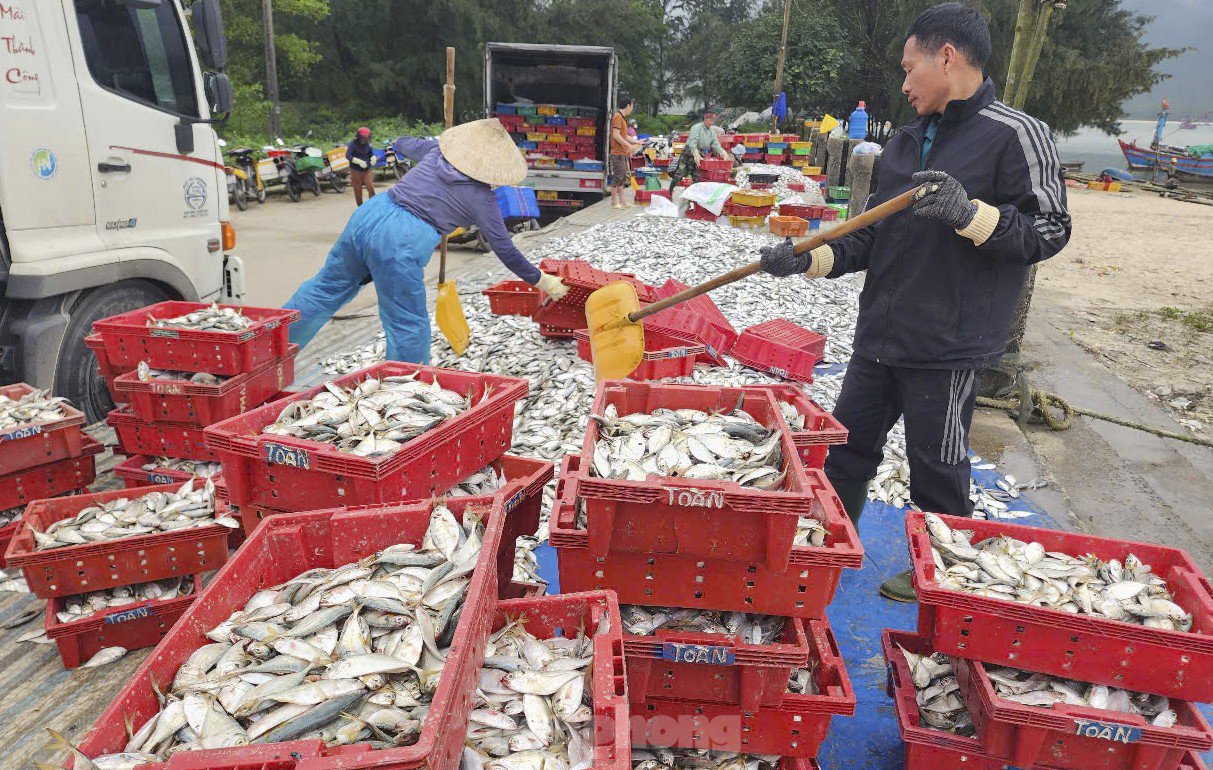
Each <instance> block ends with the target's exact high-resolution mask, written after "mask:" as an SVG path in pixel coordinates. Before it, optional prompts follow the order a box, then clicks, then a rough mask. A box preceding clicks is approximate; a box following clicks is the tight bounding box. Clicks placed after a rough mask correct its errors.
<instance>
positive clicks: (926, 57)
mask: <svg viewBox="0 0 1213 770" xmlns="http://www.w3.org/2000/svg"><path fill="white" fill-rule="evenodd" d="M948 53H950V54H951V55H952V56H953V57H954V56H955V55H956V51H955V49H953V48H952V47H951V46H950V45H945V46H944V47H943V48H941V49H939V50H938V51H936V52H935V53H933V54H932V53H926V52H924V51H923V50H922V49H920V48H919V47H918V39H917V38H913V37H911V38H910V39H909V40H907V41H906V44H905V47H904V49H903V50H902V55H901V68H902V69H903V70H905V73H906V77H905V80H904V81H902V84H901V92H902V93H903V94H905V95H906V99H908V100H909V102H910V106H911V107H913V108H914V110H915V111H916V112H917V113H918V114H919V115H934V114H936V113H942V112H943V110H944V108H945V107H947V106H948V93H949V89H950V82H949V77H948V76H949V67H948V65H949V63H950V62H949V61H948V58H949V57H948V55H947V54H948Z"/></svg>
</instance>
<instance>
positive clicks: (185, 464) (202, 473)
mask: <svg viewBox="0 0 1213 770" xmlns="http://www.w3.org/2000/svg"><path fill="white" fill-rule="evenodd" d="M139 467H140V469H141V470H145V471H148V472H149V473H155V472H156V471H185V472H186V473H188V474H190V475H191V476H199V477H201V478H204V479H209V478H211V477H212V476H218V475H219V474H221V473H223V464H222V463H218V462H215V461H213V460H184V459H182V458H180V457H153V458H152V461H151V462H149V463H144V464H143V465H141V466H139Z"/></svg>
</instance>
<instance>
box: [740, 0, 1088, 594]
mask: <svg viewBox="0 0 1213 770" xmlns="http://www.w3.org/2000/svg"><path fill="white" fill-rule="evenodd" d="M990 50H991V45H990V33H989V30H988V29H987V27H986V24H985V20H984V19H983V18H982V16H981V14H980V13H979V12H978V11H976V10H974V9H971V8H968V7H966V6H964V5H961V4H960V3H944V4H942V5H937V6H934V7H933V8H930V9H929V10H927V11H926V12H925V13H923V14H922V15H921V16H919V17H918V19H917V20H915V21H914V23H913V24H912V25H911V26H910V29H909V31H908V32H907V33H906V40H905V47H904V56H903V59H902V67H903V69H905V73H906V75H905V82H904V83H903V85H902V93H904V94H905V95H906V97H907V98H908V99H909V102H910V105H911V106H912V107H914V109H915V110H916V111H917V112H918V115H919V119H918V121H917V122H915V123H912V124H910V125H908V126H904V127H902V128H901V129H899V130H898V131H897V132H896V134H895V135H894V136H893V138H892V139H890V140H889V142H888V144H887V146H886V147H885V149H884V153H883V155H882V156H881V161H880V173H879V178H878V180H877V187H876V192H875V193H874V194H873V196H872V198H871V200H870V202H869V203H870V205H873V206H874V205H877V204H880V203H883V202H885V201H887V200H889V199H891V198H893V197H895V196H897V195H900V194H901V193H903V192H905V191H906V190H908V189H910V188H912V187H914V186H916V185H922V190H921V192H920V193H919V196H918V198H917V201H916V202H915V203H914V206H913V209H912V211H903V212H901V213H899V214H896V215H894V216H892V217H889V218H888V219H885V220H884V221H882V222H880V223H878V224H876V225H873V226H870V227H867V228H864V229H862V230H859V231H857V232H855V233H852V234H851V235H849V236H846V237H844V238H840V239H839V240H837V241H834V242H833V243H832V244H829V245H825V246H821V247H819V248H817V249H814V250H813V251H812V252H810V253H808V254H804V255H796V254H794V253H793V252H792V247H791V242H790V241H788V242H786V243H784V244H781V245H780V246H777V247H769V248H766V249H763V255H762V265H763V270H765V271H766V272H768V273H770V274H772V275H776V276H790V275H795V274H797V273H802V274H804V275H805V276H806V277H808V278H838V277H840V276H843V275H845V274H847V273H853V272H857V271H860V270H866V271H867V273H868V274H867V279H866V281H865V283H864V288H863V293H862V294H860V297H859V319H858V322H857V323H856V328H855V346H854V355H853V356H852V358H851V361H850V364H849V365H848V367H847V372H846V376H845V378H844V379H843V384H842V392H841V393H840V395H839V397H838V403H837V405H836V406H835V409H834V414H835V416H836V417H838V419H839V420H840V421H841V422H842V423H843V424H844V425H846V426H847V428H848V429H849V431H850V434H849V436H848V439H847V443H846V445H845V446H839V447H835V448H834V449H833V450H831V452H830V454H829V458H828V460H827V462H826V468H825V470H826V474H827V475H828V476H829V478H830V480H831V481H832V482H833V484H834V486H835V488H836V489H837V491H838V495H839V497H840V498H841V499H842V501H843V505H844V507H845V508H846V510H847V514H848V515H849V516H850V517H851V518H852V519H853V520H855V521H856V522H857V521H858V519H859V514H860V512H861V511H862V510H863V505H864V503H865V502H866V500H867V495H868V484H869V482H870V481H871V479H872V477H873V476H875V474H876V469H877V467H878V466H879V464H880V461H881V459H882V457H883V448H884V445H885V440H886V437H887V435H888V432H889V430H891V429H892V428H893V426H894V425H895V424H896V423H897V420H898V418H899V417H904V418H905V431H906V454H907V456H908V458H909V463H910V496H911V498H912V499H913V501H914V503H915V505H917V506H918V507H919V508H921V509H922V510H925V511H935V512H939V513H949V514H953V515H956V516H970V515H972V513H973V504H972V502H971V500H970V499H969V460H968V457H967V452H968V432H969V426H970V424H971V422H972V419H973V404H974V399H975V398H976V382H975V381H976V377H977V371H978V370H979V369H981V368H983V367H986V366H989V365H991V364H993V363H995V362H996V361H998V359H999V357H1000V355H1001V354H1002V352H1003V349H1004V347H1005V345H1006V340H1007V335H1008V333H1009V331H1010V327H1011V319H1012V316H1013V315H1014V312H1015V306H1016V304H1017V302H1018V299H1019V293H1020V287H1021V286H1022V285H1023V280H1024V275H1025V273H1026V271H1027V270H1028V267H1029V266H1030V265H1032V264H1034V263H1036V262H1040V261H1041V260H1045V259H1048V258H1049V257H1052V256H1053V255H1054V254H1056V253H1057V252H1059V251H1060V250H1061V249H1062V247H1063V246H1065V245H1066V241H1067V240H1069V237H1070V217H1069V214H1067V213H1066V193H1065V186H1064V184H1063V182H1062V176H1061V165H1060V163H1059V162H1058V158H1057V149H1056V147H1055V146H1054V144H1053V140H1052V138H1051V137H1050V133H1049V128H1048V126H1046V125H1045V124H1043V123H1041V122H1040V121H1038V120H1036V119H1034V118H1031V117H1029V116H1027V115H1025V114H1023V113H1022V112H1019V111H1017V110H1013V109H1011V108H1010V107H1007V106H1006V105H1005V104H1002V103H1001V102H998V101H997V100H995V98H994V84H993V82H992V81H991V80H990V79H989V78H986V77H984V76H983V74H982V69H983V66H984V65H985V62H986V60H987V59H988V58H989V56H990ZM881 593H882V594H884V595H885V596H888V597H889V598H893V599H897V600H900V601H913V599H914V592H913V589H912V586H911V585H910V580H909V574H908V573H903V574H902V575H898V576H896V577H894V578H892V579H891V580H889V581H887V582H886V583H885V584H884V585H882V586H881Z"/></svg>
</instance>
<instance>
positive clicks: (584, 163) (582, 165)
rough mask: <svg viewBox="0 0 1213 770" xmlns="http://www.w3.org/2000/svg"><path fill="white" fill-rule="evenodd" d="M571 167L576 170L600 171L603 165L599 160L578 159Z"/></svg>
mask: <svg viewBox="0 0 1213 770" xmlns="http://www.w3.org/2000/svg"><path fill="white" fill-rule="evenodd" d="M573 168H575V169H577V170H578V171H602V169H603V168H604V166H603V165H602V161H600V160H579V161H575V162H574V163H573Z"/></svg>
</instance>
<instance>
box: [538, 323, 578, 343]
mask: <svg viewBox="0 0 1213 770" xmlns="http://www.w3.org/2000/svg"><path fill="white" fill-rule="evenodd" d="M576 334H577V332H576V331H575V330H573V329H566V328H564V327H563V326H552V325H551V324H539V335H540V336H541V337H547V338H548V339H551V340H571V339H573V337H574V336H575V335H576Z"/></svg>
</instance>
